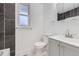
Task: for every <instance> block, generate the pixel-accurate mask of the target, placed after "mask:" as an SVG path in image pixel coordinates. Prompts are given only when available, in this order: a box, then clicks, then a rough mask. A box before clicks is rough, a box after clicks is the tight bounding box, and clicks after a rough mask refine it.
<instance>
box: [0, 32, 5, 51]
mask: <svg viewBox="0 0 79 59" xmlns="http://www.w3.org/2000/svg"><path fill="white" fill-rule="evenodd" d="M1 49H4V32H0V50H1Z"/></svg>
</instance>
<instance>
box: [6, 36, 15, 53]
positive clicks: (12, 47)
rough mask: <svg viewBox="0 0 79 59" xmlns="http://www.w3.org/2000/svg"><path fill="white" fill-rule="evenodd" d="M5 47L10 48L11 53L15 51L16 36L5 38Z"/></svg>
mask: <svg viewBox="0 0 79 59" xmlns="http://www.w3.org/2000/svg"><path fill="white" fill-rule="evenodd" d="M5 39H6V40H5V47H6V48H10V51H11V52H12V51H15V40H14V39H15V36H14V35H6V36H5Z"/></svg>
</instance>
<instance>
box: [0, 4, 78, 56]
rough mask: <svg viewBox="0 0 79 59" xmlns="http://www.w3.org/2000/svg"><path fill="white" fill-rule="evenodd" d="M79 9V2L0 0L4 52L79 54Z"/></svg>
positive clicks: (1, 48)
mask: <svg viewBox="0 0 79 59" xmlns="http://www.w3.org/2000/svg"><path fill="white" fill-rule="evenodd" d="M78 11H79V3H0V19H1V20H0V27H1V28H0V34H1V35H0V56H79V50H78V49H79V40H78V39H79V26H78V25H79V19H78V18H79V12H78ZM26 16H27V17H26ZM23 17H24V18H23ZM43 52H44V53H43Z"/></svg>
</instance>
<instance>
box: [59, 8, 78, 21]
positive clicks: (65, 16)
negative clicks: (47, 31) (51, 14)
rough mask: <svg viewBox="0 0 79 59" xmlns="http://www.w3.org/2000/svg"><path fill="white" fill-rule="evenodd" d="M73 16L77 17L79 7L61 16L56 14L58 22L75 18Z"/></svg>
mask: <svg viewBox="0 0 79 59" xmlns="http://www.w3.org/2000/svg"><path fill="white" fill-rule="evenodd" d="M75 16H79V7H77V8H74V9H72V10H69V11H67V12H64V13H61V14H59V13H58V21H60V20H64V19H66V18H69V17H75Z"/></svg>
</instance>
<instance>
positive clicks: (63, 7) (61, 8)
mask: <svg viewBox="0 0 79 59" xmlns="http://www.w3.org/2000/svg"><path fill="white" fill-rule="evenodd" d="M76 7H79V3H57V4H56V8H57V12H58V13H63V12H66V11H68V10H71V9H74V8H76Z"/></svg>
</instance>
